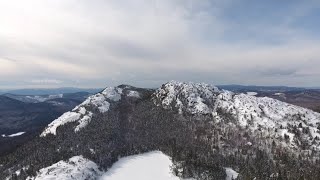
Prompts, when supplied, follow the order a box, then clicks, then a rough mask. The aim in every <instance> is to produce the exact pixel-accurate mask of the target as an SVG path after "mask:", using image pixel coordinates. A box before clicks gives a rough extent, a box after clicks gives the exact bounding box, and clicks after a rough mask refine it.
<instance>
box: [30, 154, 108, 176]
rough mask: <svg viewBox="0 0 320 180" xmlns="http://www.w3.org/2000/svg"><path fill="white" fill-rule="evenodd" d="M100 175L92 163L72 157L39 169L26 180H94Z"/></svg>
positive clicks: (79, 157)
mask: <svg viewBox="0 0 320 180" xmlns="http://www.w3.org/2000/svg"><path fill="white" fill-rule="evenodd" d="M101 174H102V172H101V171H100V170H99V168H98V166H97V165H96V164H95V163H94V162H92V161H90V160H88V159H85V158H83V157H82V156H74V157H72V158H70V159H69V160H68V161H59V162H57V163H55V164H53V165H51V166H49V167H46V168H43V169H41V170H40V171H39V172H38V173H37V175H36V176H35V177H28V178H27V180H54V179H61V180H95V179H96V178H97V177H99V176H100V175H101Z"/></svg>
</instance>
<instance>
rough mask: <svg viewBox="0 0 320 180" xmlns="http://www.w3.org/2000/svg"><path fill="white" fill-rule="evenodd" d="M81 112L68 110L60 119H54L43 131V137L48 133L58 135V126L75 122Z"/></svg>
mask: <svg viewBox="0 0 320 180" xmlns="http://www.w3.org/2000/svg"><path fill="white" fill-rule="evenodd" d="M80 115H81V114H80V113H76V112H66V113H64V114H63V115H62V116H60V117H59V118H58V119H56V120H54V121H52V122H51V123H50V124H49V125H48V127H47V128H46V129H45V130H44V131H43V132H42V133H41V135H40V136H41V137H45V136H46V135H48V134H53V135H56V131H57V128H58V127H59V126H62V125H64V124H66V123H69V122H74V121H77V120H79V118H80Z"/></svg>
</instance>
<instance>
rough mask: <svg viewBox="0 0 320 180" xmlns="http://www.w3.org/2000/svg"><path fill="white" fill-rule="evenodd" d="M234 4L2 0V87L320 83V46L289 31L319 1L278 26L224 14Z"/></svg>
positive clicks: (300, 32) (175, 0)
mask: <svg viewBox="0 0 320 180" xmlns="http://www.w3.org/2000/svg"><path fill="white" fill-rule="evenodd" d="M239 2H241V1H239ZM243 3H245V2H243ZM316 5H318V4H316ZM233 6H236V5H234V4H232V3H231V2H230V1H220V0H214V1H209V0H204V1H195V0H187V1H182V0H161V1H160V0H153V1H146V0H138V1H130V0H107V1H103V0H93V1H85V0H30V1H18V0H10V1H6V0H0V27H1V28H0V64H1V65H0V77H1V79H0V88H1V87H26V86H30V87H33V86H44V87H47V86H49V85H48V84H50V83H51V84H52V85H51V86H90V87H94V86H95V87H96V86H101V87H103V86H105V85H106V84H108V85H116V84H120V83H123V82H125V83H132V84H134V85H139V86H149V87H153V86H155V85H158V84H160V83H162V82H165V81H168V80H170V79H177V80H191V81H205V82H210V83H215V84H221V83H222V84H227V83H240V84H267V85H268V84H269V85H271V84H274V85H276V84H282V85H293V86H315V85H318V84H320V79H319V78H318V77H319V74H320V73H319V72H320V61H319V58H320V54H319V53H318V52H319V51H320V43H319V40H318V39H316V38H314V37H315V35H314V34H310V33H307V32H306V31H305V29H303V28H301V27H300V28H297V27H293V26H291V24H290V23H292V22H294V20H295V19H297V18H299V17H302V16H304V15H305V14H306V13H308V12H309V8H308V7H310V6H311V4H310V5H309V4H307V5H305V6H304V8H303V11H298V12H297V11H296V6H293V8H292V9H295V11H291V10H290V9H288V14H287V15H286V16H285V17H283V16H281V17H279V19H283V21H279V22H277V24H274V23H273V22H272V23H270V22H268V21H266V22H264V21H261V22H260V21H259V19H257V20H256V21H253V22H249V21H250V20H249V21H248V23H247V24H249V26H247V24H246V26H244V25H241V23H240V21H237V20H236V19H237V18H236V17H235V18H226V17H225V16H226V15H228V14H229V13H230V12H229V11H230V7H233ZM297 6H298V5H297ZM312 6H315V4H312ZM298 7H299V6H298ZM249 10H250V9H248V11H249ZM310 11H311V10H310ZM240 14H241V13H240ZM258 21H259V23H257V22H258ZM235 31H237V32H241V33H235ZM245 34H252V37H250V36H245ZM233 36H235V37H233ZM228 37H233V38H229V39H228ZM269 37H270V39H279V42H276V43H274V42H269V41H268V38H269ZM280 40H281V41H280ZM35 79H36V80H37V79H40V80H41V79H42V80H43V79H45V80H46V79H47V80H59V83H57V81H46V83H44V82H43V81H41V82H40V81H39V82H38V83H35V81H34V80H35ZM13 82H14V83H13ZM28 82H31V83H28Z"/></svg>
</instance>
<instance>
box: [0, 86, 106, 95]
mask: <svg viewBox="0 0 320 180" xmlns="http://www.w3.org/2000/svg"><path fill="white" fill-rule="evenodd" d="M101 90H102V88H73V87H61V88H52V89H49V88H48V89H15V90H0V94H14V95H34V96H35V95H50V94H65V93H77V92H88V93H91V94H93V93H97V92H99V91H101Z"/></svg>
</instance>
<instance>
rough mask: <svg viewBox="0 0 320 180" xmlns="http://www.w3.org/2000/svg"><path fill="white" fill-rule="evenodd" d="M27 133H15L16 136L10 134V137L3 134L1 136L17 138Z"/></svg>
mask: <svg viewBox="0 0 320 180" xmlns="http://www.w3.org/2000/svg"><path fill="white" fill-rule="evenodd" d="M25 133H26V132H18V133H14V134H10V135H5V134H2V135H1V136H2V137H16V136H21V135H23V134H25Z"/></svg>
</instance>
